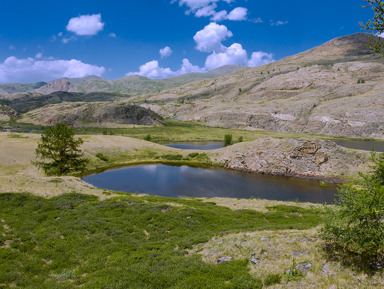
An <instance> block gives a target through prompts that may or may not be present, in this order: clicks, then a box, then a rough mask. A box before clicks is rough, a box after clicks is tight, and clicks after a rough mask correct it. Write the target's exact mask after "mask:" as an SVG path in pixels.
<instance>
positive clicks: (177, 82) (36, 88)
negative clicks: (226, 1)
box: [0, 65, 244, 95]
mask: <svg viewBox="0 0 384 289" xmlns="http://www.w3.org/2000/svg"><path fill="white" fill-rule="evenodd" d="M243 68H244V66H242V65H225V66H222V67H219V68H217V69H214V70H211V71H209V72H206V73H199V72H195V73H187V74H183V75H180V76H175V77H171V78H166V79H150V78H147V77H144V76H139V75H131V76H127V77H124V78H120V79H116V80H107V79H103V78H100V77H98V76H94V75H91V76H86V77H83V78H60V79H57V80H54V81H51V82H48V83H46V82H36V83H6V84H0V95H9V94H14V93H23V92H33V93H39V94H50V93H52V92H56V91H65V92H79V93H90V92H113V93H122V94H128V95H140V94H144V93H152V92H158V91H161V90H164V89H169V88H174V87H178V86H181V85H183V84H186V83H190V82H193V81H198V80H203V79H210V78H215V77H218V76H221V75H225V74H228V73H231V72H234V71H236V70H240V69H243Z"/></svg>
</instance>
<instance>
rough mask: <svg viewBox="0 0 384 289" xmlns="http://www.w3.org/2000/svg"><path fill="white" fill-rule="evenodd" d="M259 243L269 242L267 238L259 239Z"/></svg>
mask: <svg viewBox="0 0 384 289" xmlns="http://www.w3.org/2000/svg"><path fill="white" fill-rule="evenodd" d="M260 241H261V242H268V241H269V238H261V239H260Z"/></svg>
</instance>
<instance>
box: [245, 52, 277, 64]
mask: <svg viewBox="0 0 384 289" xmlns="http://www.w3.org/2000/svg"><path fill="white" fill-rule="evenodd" d="M274 61H275V60H274V59H273V55H272V53H266V52H263V51H258V52H253V53H252V56H251V59H250V60H249V61H248V63H247V65H248V66H250V67H256V66H260V65H264V64H268V63H271V62H274Z"/></svg>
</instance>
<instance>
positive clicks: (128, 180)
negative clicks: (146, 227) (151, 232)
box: [83, 165, 337, 203]
mask: <svg viewBox="0 0 384 289" xmlns="http://www.w3.org/2000/svg"><path fill="white" fill-rule="evenodd" d="M83 180H84V181H86V182H88V183H90V184H92V185H94V186H96V187H99V188H103V189H108V190H115V191H123V192H129V193H135V192H137V193H145V194H151V195H159V196H165V197H178V196H188V197H196V198H200V197H226V198H251V197H254V198H261V199H268V200H280V201H292V200H295V201H296V200H297V201H300V202H312V203H324V202H327V203H333V202H334V195H335V193H336V188H337V186H336V185H332V184H330V185H328V186H326V187H323V186H320V183H319V181H317V180H310V179H300V178H288V177H279V176H268V175H260V174H252V173H245V172H239V171H230V170H225V169H221V168H220V169H218V168H216V169H203V168H193V167H188V166H180V167H178V166H168V165H143V166H135V167H127V168H121V169H114V170H109V171H105V172H102V173H99V174H94V175H90V176H88V177H85V178H83Z"/></svg>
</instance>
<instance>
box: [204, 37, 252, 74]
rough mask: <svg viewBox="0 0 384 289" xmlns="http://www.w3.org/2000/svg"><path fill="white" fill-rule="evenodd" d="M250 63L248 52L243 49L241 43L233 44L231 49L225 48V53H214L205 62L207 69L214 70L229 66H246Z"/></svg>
mask: <svg viewBox="0 0 384 289" xmlns="http://www.w3.org/2000/svg"><path fill="white" fill-rule="evenodd" d="M247 61H248V57H247V51H246V50H245V49H243V47H242V45H241V44H239V43H233V44H232V45H231V46H230V47H228V48H225V50H224V51H223V52H220V53H216V52H213V53H212V54H211V55H209V56H208V57H207V59H206V61H205V68H206V69H207V70H212V69H215V68H218V67H220V66H223V65H229V64H242V65H244V64H246V63H247Z"/></svg>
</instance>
